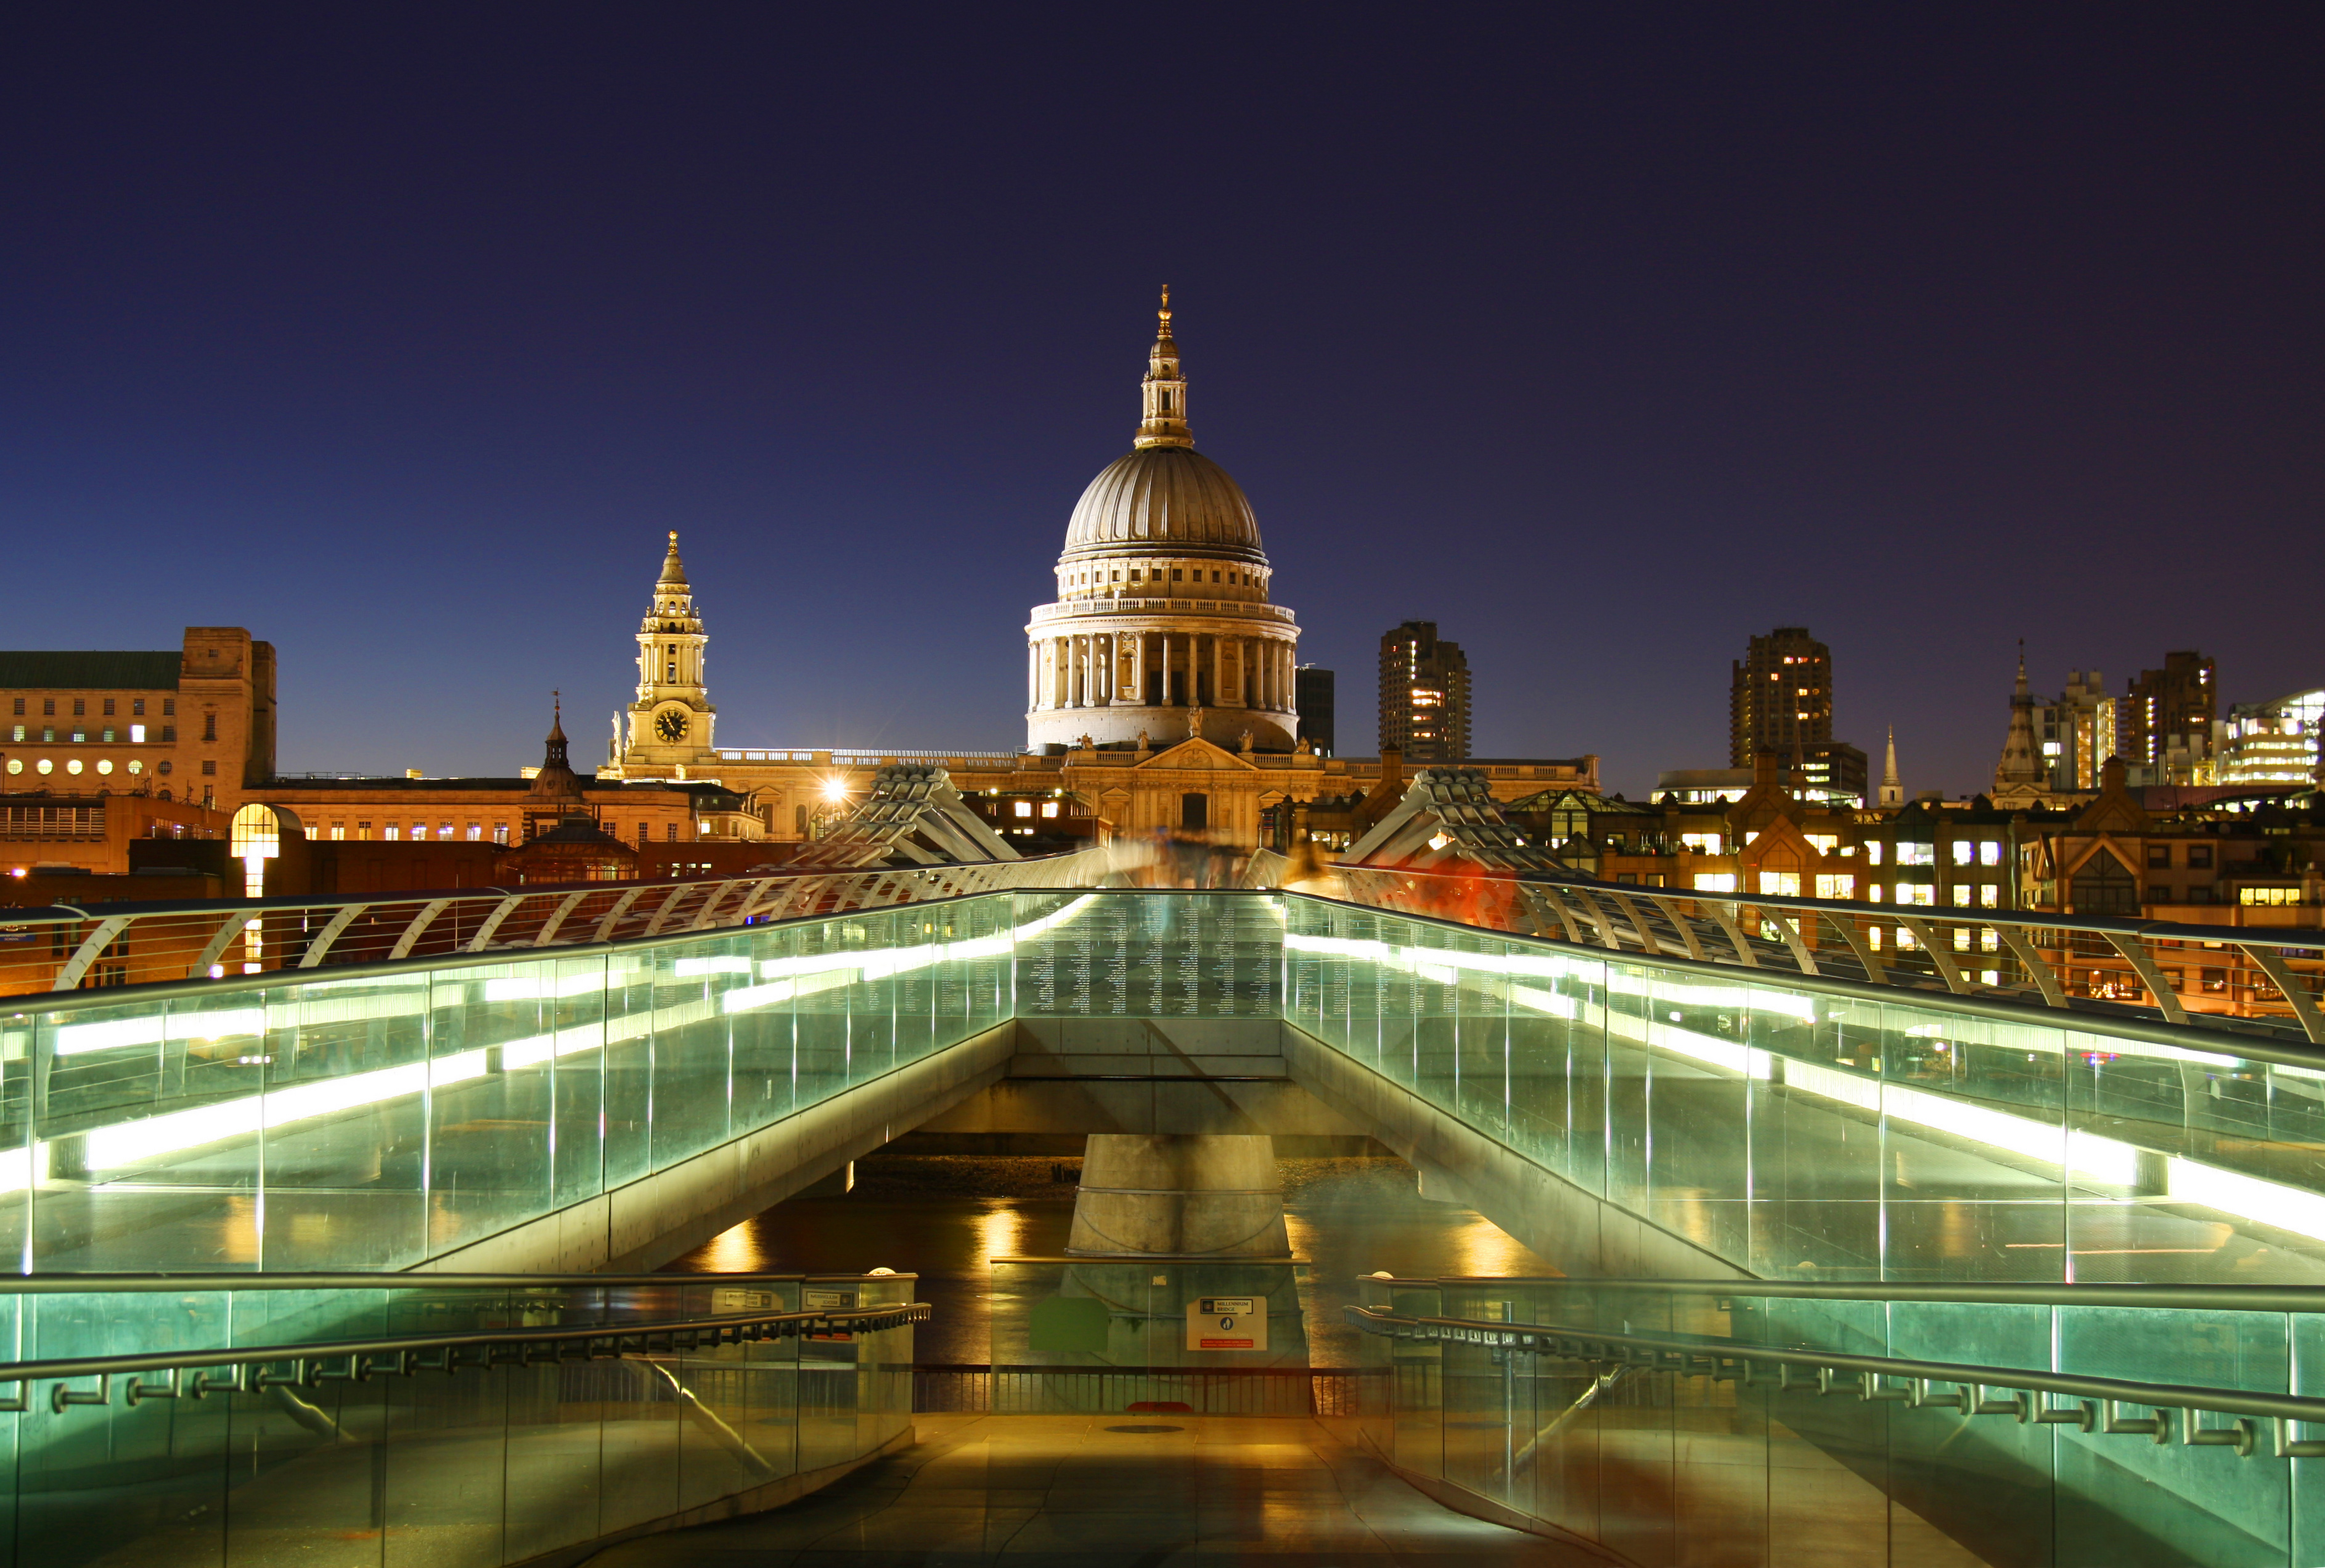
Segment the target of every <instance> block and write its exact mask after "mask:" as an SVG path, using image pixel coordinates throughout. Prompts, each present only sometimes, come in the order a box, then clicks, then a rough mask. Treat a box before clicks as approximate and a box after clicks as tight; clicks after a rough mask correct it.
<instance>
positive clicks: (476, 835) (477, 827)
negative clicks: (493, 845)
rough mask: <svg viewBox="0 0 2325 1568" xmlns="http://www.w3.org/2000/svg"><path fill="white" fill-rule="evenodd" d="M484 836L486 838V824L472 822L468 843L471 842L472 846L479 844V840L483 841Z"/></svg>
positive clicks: (469, 828) (469, 826)
mask: <svg viewBox="0 0 2325 1568" xmlns="http://www.w3.org/2000/svg"><path fill="white" fill-rule="evenodd" d="M484 836H485V825H484V823H482V822H470V823H469V824H468V842H470V843H471V844H474V843H476V842H477V841H478V840H481V839H483V838H484Z"/></svg>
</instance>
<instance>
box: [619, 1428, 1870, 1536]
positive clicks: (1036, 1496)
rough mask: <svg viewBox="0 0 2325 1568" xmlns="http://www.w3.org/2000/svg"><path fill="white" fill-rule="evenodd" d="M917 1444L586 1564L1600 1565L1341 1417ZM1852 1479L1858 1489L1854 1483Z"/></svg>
mask: <svg viewBox="0 0 2325 1568" xmlns="http://www.w3.org/2000/svg"><path fill="white" fill-rule="evenodd" d="M913 1422H914V1424H915V1426H916V1427H917V1429H918V1432H919V1435H920V1442H919V1443H918V1444H917V1445H915V1446H914V1447H912V1448H910V1449H906V1450H904V1451H903V1452H898V1453H894V1454H892V1455H890V1456H888V1457H887V1458H885V1459H883V1460H880V1461H876V1462H875V1463H874V1464H871V1465H868V1466H866V1468H865V1469H863V1470H861V1471H857V1473H856V1474H855V1475H853V1476H851V1477H849V1478H848V1480H845V1481H842V1482H840V1483H838V1485H836V1486H832V1487H829V1488H827V1489H825V1490H823V1491H821V1492H818V1493H816V1494H814V1495H813V1496H811V1497H810V1498H803V1499H801V1501H800V1502H798V1503H795V1504H792V1505H791V1506H790V1507H787V1508H778V1509H776V1510H774V1511H773V1512H771V1513H765V1514H758V1515H754V1516H751V1517H746V1518H740V1519H730V1520H724V1521H721V1522H719V1523H718V1524H715V1525H703V1526H696V1527H695V1528H692V1529H689V1530H681V1531H677V1532H674V1533H672V1534H669V1535H662V1536H646V1537H643V1538H641V1539H638V1540H635V1541H629V1542H625V1543H623V1544H621V1545H616V1546H613V1547H610V1548H608V1549H607V1551H605V1552H603V1553H601V1554H598V1555H597V1557H595V1558H593V1559H591V1568H745V1565H746V1564H747V1565H748V1568H810V1565H816V1568H823V1565H829V1568H869V1565H872V1564H888V1563H914V1564H920V1563H945V1564H948V1565H951V1564H960V1565H964V1568H965V1565H967V1564H970V1563H995V1564H1006V1565H1007V1568H1052V1565H1054V1568H1069V1565H1071V1568H1114V1565H1116V1564H1122V1565H1125V1568H1127V1565H1128V1564H1133V1563H1136V1564H1140V1565H1142V1568H1144V1565H1150V1564H1165V1563H1229V1562H1240V1561H1246V1560H1257V1561H1264V1562H1266V1563H1271V1564H1280V1565H1282V1568H1295V1565H1306V1564H1311V1563H1312V1564H1315V1565H1317V1568H1323V1565H1324V1564H1343V1565H1351V1568H1353V1565H1357V1564H1362V1565H1365V1568H1390V1565H1392V1564H1394V1568H1440V1565H1441V1568H1456V1565H1457V1564H1459V1568H1503V1565H1505V1564H1507V1565H1510V1568H1515V1565H1517V1564H1522V1563H1523V1564H1528V1565H1535V1564H1540V1565H1545V1568H1564V1565H1565V1564H1569V1563H1573V1564H1592V1565H1594V1568H1595V1565H1599V1564H1604V1563H1608V1562H1609V1561H1610V1559H1608V1558H1607V1557H1606V1556H1604V1555H1602V1554H1596V1553H1593V1552H1590V1551H1589V1550H1588V1549H1587V1548H1585V1547H1583V1546H1580V1545H1569V1544H1563V1543H1558V1542H1552V1541H1550V1540H1547V1539H1544V1538H1543V1537H1542V1536H1533V1535H1528V1534H1525V1533H1524V1532H1522V1531H1519V1530H1516V1529H1512V1528H1508V1527H1506V1526H1502V1525H1497V1524H1491V1523H1488V1522H1487V1521H1486V1520H1483V1519H1478V1518H1473V1517H1469V1516H1468V1515H1466V1514H1459V1513H1456V1512H1454V1511H1453V1510H1452V1509H1450V1508H1446V1507H1444V1506H1442V1505H1440V1504H1439V1503H1437V1502H1435V1501H1433V1500H1431V1498H1428V1497H1427V1496H1425V1495H1424V1494H1422V1492H1420V1491H1417V1490H1415V1489H1413V1487H1412V1486H1410V1485H1408V1484H1407V1483H1406V1482H1405V1481H1403V1480H1400V1479H1399V1478H1398V1477H1397V1476H1396V1475H1395V1473H1394V1472H1393V1471H1390V1470H1389V1469H1388V1467H1387V1466H1385V1465H1384V1464H1383V1463H1381V1461H1379V1460H1377V1459H1376V1458H1374V1457H1373V1456H1371V1455H1370V1454H1368V1453H1366V1452H1364V1451H1362V1450H1361V1449H1360V1448H1358V1447H1357V1443H1356V1435H1355V1433H1354V1432H1353V1431H1350V1430H1345V1428H1346V1427H1347V1426H1348V1423H1345V1422H1338V1421H1335V1420H1330V1419H1323V1420H1319V1419H1305V1420H1302V1419H1297V1418H1282V1417H1265V1416H1251V1417H1237V1416H1223V1415H917V1416H915V1417H913ZM1867 1490H1868V1491H1869V1489H1867Z"/></svg>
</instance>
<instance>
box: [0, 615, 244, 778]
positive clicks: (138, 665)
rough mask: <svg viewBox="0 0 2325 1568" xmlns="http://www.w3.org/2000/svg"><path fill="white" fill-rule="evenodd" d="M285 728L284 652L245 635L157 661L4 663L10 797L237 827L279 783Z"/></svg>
mask: <svg viewBox="0 0 2325 1568" xmlns="http://www.w3.org/2000/svg"><path fill="white" fill-rule="evenodd" d="M274 719H275V715H274V647H273V645H272V644H271V643H263V642H259V641H256V640H255V639H254V638H253V637H252V636H251V635H250V634H249V633H248V632H247V631H245V630H244V629H243V628H242V627H240V626H188V627H187V628H186V635H185V641H184V643H183V645H181V647H179V648H176V649H163V650H160V651H156V652H129V653H122V652H107V653H78V652H55V653H0V726H5V728H0V736H5V740H0V756H5V759H6V760H5V763H0V789H5V791H6V792H7V793H10V794H16V793H25V792H30V791H37V792H43V793H49V794H51V795H56V796H70V797H79V796H87V795H100V794H151V795H152V796H153V798H154V799H156V800H162V801H192V802H195V803H199V804H206V805H208V806H211V807H213V808H214V809H216V810H218V811H223V812H227V813H228V814H229V815H231V814H232V812H234V810H235V808H236V806H237V805H239V804H240V803H242V801H243V799H244V794H243V792H244V790H245V787H246V786H248V785H250V784H256V783H257V782H259V781H260V780H263V779H265V778H267V777H270V776H271V775H273V772H274Z"/></svg>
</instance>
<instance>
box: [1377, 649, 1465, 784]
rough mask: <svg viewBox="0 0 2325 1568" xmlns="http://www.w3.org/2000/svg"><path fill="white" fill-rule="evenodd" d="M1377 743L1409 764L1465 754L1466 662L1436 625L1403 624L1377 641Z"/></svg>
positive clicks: (1452, 758)
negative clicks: (1392, 748)
mask: <svg viewBox="0 0 2325 1568" xmlns="http://www.w3.org/2000/svg"><path fill="white" fill-rule="evenodd" d="M1380 743H1381V745H1383V746H1384V747H1389V746H1395V747H1403V750H1404V760H1405V762H1406V764H1407V765H1412V764H1415V763H1431V762H1458V761H1459V760H1460V759H1461V758H1462V757H1465V756H1468V755H1469V661H1468V659H1467V658H1465V657H1464V656H1463V655H1462V653H1461V645H1460V644H1459V643H1449V642H1445V641H1442V640H1441V639H1440V638H1439V636H1437V623H1436V622H1435V621H1405V622H1403V623H1402V624H1401V625H1399V626H1397V627H1396V629H1395V630H1394V631H1392V632H1390V633H1388V634H1387V635H1385V636H1383V637H1382V638H1381V646H1380Z"/></svg>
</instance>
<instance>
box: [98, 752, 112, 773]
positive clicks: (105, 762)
mask: <svg viewBox="0 0 2325 1568" xmlns="http://www.w3.org/2000/svg"><path fill="white" fill-rule="evenodd" d="M112 771H113V759H112V758H111V757H109V756H104V757H99V758H97V772H99V773H111V772H112Z"/></svg>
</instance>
